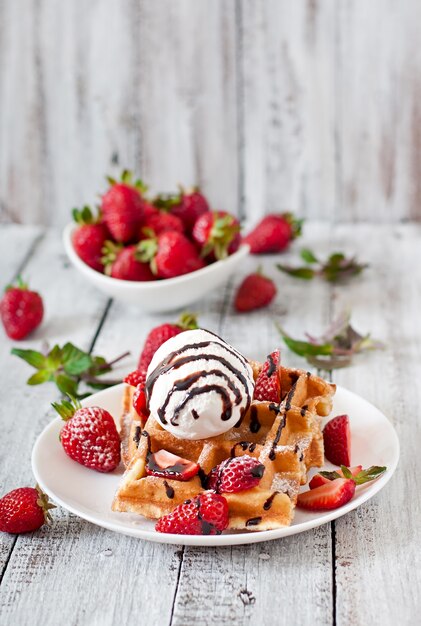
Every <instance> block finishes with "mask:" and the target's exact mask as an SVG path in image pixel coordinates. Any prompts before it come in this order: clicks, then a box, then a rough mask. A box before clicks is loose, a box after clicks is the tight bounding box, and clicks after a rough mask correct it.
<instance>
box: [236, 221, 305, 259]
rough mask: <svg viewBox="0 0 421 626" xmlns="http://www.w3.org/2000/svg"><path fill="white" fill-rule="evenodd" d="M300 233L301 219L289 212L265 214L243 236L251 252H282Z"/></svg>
mask: <svg viewBox="0 0 421 626" xmlns="http://www.w3.org/2000/svg"><path fill="white" fill-rule="evenodd" d="M300 234H301V221H300V220H296V219H295V218H294V216H293V215H292V214H291V213H283V214H279V215H267V216H266V217H264V218H263V219H262V220H261V221H260V222H259V223H258V224H257V226H256V227H255V228H254V229H253V230H252V231H251V232H250V233H249V234H248V235H247V236H246V237H244V240H243V241H244V243H247V244H248V245H249V246H250V251H251V253H252V254H262V253H270V252H282V251H283V250H285V249H286V248H287V247H288V246H289V244H290V242H291V241H292V240H293V239H295V237H298V236H299V235H300Z"/></svg>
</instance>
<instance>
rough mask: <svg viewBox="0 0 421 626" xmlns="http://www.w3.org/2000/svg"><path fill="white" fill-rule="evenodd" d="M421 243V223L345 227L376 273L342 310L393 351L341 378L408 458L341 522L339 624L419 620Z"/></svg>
mask: <svg viewBox="0 0 421 626" xmlns="http://www.w3.org/2000/svg"><path fill="white" fill-rule="evenodd" d="M420 235H421V228H420V226H419V225H417V226H415V225H404V226H396V227H384V226H383V227H380V226H379V225H377V226H362V225H360V226H358V227H357V226H353V227H352V231H351V230H350V229H349V227H346V226H344V227H337V228H336V229H335V241H336V242H337V244H338V248H343V247H345V248H347V249H348V251H349V252H355V253H357V254H358V256H359V257H360V258H361V259H363V260H366V261H368V262H369V263H370V264H371V268H370V269H369V270H367V271H366V273H365V274H364V275H363V276H362V277H361V279H358V280H355V282H353V283H352V284H350V285H349V286H348V287H342V288H340V287H338V288H335V290H334V299H333V308H334V311H336V312H337V311H338V310H340V308H342V307H343V306H344V304H352V309H353V312H354V319H355V325H356V327H357V328H358V329H359V330H361V331H367V332H368V331H369V332H372V334H373V336H375V337H377V338H379V339H382V340H384V341H385V342H386V344H387V348H386V350H385V351H384V352H373V353H372V354H371V355H369V356H366V357H361V358H360V359H358V360H357V361H356V364H355V365H354V366H352V367H350V368H348V369H345V370H342V371H337V372H336V373H335V375H334V379H335V382H337V383H340V384H342V385H344V386H346V387H348V388H349V389H351V390H352V391H355V392H356V393H359V394H361V395H362V396H363V397H365V398H367V400H369V401H371V402H373V403H374V404H375V405H377V406H378V407H379V409H380V410H382V411H384V413H385V414H386V415H387V416H388V417H389V418H390V419H391V421H392V423H393V424H394V426H395V427H396V429H397V431H398V435H399V438H400V443H401V454H402V456H401V460H400V466H399V468H398V471H397V473H396V476H394V478H393V479H392V481H391V482H390V483H389V484H388V485H387V487H386V488H385V489H384V490H383V491H382V492H381V493H380V494H379V495H377V496H376V497H375V498H374V499H372V500H370V501H369V502H367V503H366V504H364V505H363V506H361V507H359V508H358V509H357V510H356V511H353V512H351V513H349V514H348V515H346V516H345V517H343V518H341V519H339V520H337V521H336V523H335V525H336V583H337V606H336V615H337V624H338V625H340V624H344V625H345V624H362V623H364V624H368V623H370V624H382V625H384V626H388V625H390V626H392V625H393V624H398V623H399V624H409V623H412V622H416V621H417V620H418V613H419V589H420V585H421V574H420V572H421V557H420V552H419V545H420V542H421V531H420V528H419V525H418V524H417V520H418V519H419V517H420V514H421V479H420V477H419V474H418V472H417V471H416V470H415V469H414V468H416V464H417V459H418V456H419V441H420V437H421V427H420V422H419V419H418V414H419V403H420V401H421V391H420V387H419V385H418V383H417V381H418V380H419V379H420V377H421V365H420V363H421V353H420V345H421V330H420V324H419V309H420V297H419V284H420V280H421V267H420V264H419V241H420Z"/></svg>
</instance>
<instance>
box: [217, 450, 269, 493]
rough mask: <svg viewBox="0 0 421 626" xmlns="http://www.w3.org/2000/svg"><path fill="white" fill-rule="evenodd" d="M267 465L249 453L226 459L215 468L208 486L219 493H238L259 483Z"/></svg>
mask: <svg viewBox="0 0 421 626" xmlns="http://www.w3.org/2000/svg"><path fill="white" fill-rule="evenodd" d="M264 471H265V466H264V465H263V464H262V463H260V461H258V460H257V459H255V458H254V457H252V456H249V455H248V454H244V455H243V456H237V457H234V458H229V459H226V460H225V461H222V463H220V464H219V465H217V466H216V467H214V468H213V470H212V471H211V472H210V474H209V476H208V481H207V487H208V489H213V490H214V491H217V492H218V493H237V491H244V490H245V489H252V488H253V487H256V485H258V484H259V482H260V479H261V478H262V476H263V472H264Z"/></svg>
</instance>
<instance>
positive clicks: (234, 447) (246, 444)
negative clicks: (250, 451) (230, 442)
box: [231, 441, 250, 457]
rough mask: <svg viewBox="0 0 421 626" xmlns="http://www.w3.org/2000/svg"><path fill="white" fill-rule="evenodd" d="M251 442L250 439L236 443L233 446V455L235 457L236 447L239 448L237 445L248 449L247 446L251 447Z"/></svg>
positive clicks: (244, 449)
mask: <svg viewBox="0 0 421 626" xmlns="http://www.w3.org/2000/svg"><path fill="white" fill-rule="evenodd" d="M249 445H250V444H249V442H248V441H239V442H238V443H236V444H235V445H234V446H233V447H232V448H231V457H235V449H236V448H237V446H240V448H241V449H242V450H243V451H246V450H247V448H248V447H249Z"/></svg>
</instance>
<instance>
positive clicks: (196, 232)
mask: <svg viewBox="0 0 421 626" xmlns="http://www.w3.org/2000/svg"><path fill="white" fill-rule="evenodd" d="M192 239H193V241H194V242H195V243H196V245H197V246H198V248H199V250H200V254H201V256H202V257H203V258H206V259H209V260H212V261H214V260H215V259H216V260H220V259H225V258H226V257H227V256H228V255H229V254H232V253H233V252H235V251H236V250H238V247H239V245H240V242H241V235H240V223H239V221H238V220H237V219H236V218H235V217H234V216H233V215H230V214H229V213H226V212H225V211H206V213H202V215H200V217H198V218H197V220H196V221H195V223H194V226H193V231H192Z"/></svg>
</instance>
